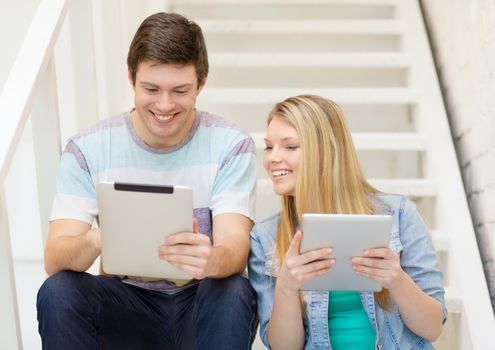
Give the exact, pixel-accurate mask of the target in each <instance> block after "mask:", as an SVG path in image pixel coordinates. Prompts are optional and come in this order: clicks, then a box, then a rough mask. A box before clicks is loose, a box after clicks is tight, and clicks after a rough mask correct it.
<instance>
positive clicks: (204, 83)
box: [196, 78, 206, 96]
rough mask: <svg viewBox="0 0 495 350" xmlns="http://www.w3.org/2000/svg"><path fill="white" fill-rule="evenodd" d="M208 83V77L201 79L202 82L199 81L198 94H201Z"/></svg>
mask: <svg viewBox="0 0 495 350" xmlns="http://www.w3.org/2000/svg"><path fill="white" fill-rule="evenodd" d="M205 85H206V78H204V79H203V80H201V82H200V83H199V85H198V93H197V94H196V96H197V95H199V93H200V92H201V90H203V88H204V86H205Z"/></svg>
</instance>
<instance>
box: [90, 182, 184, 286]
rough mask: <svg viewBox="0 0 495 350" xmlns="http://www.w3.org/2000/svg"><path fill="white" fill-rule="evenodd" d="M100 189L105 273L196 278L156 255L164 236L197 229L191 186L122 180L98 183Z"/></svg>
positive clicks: (98, 192) (99, 204)
mask: <svg viewBox="0 0 495 350" xmlns="http://www.w3.org/2000/svg"><path fill="white" fill-rule="evenodd" d="M96 189H97V201H98V212H99V213H98V225H99V227H100V231H101V262H102V269H103V272H104V273H107V274H112V275H124V276H136V277H151V278H164V279H191V278H192V277H191V276H189V275H188V274H186V273H185V272H183V271H181V270H179V269H178V268H176V267H175V266H173V265H172V264H170V263H168V262H166V261H164V260H161V259H160V258H159V257H158V246H160V245H161V244H163V242H164V240H165V237H166V236H168V235H170V234H174V233H178V232H183V231H188V232H192V230H193V203H192V191H191V189H189V188H188V187H185V186H155V185H143V184H134V183H119V182H100V183H99V184H98V185H97V188H96Z"/></svg>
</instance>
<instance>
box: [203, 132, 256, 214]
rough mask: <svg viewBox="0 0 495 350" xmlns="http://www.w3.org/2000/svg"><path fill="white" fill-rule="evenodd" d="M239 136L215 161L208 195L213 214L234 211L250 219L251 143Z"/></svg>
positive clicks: (253, 175)
mask: <svg viewBox="0 0 495 350" xmlns="http://www.w3.org/2000/svg"><path fill="white" fill-rule="evenodd" d="M243 135H244V136H245V137H244V138H242V139H240V140H238V141H237V142H235V143H234V144H233V146H232V147H231V149H230V150H229V151H228V153H227V155H226V156H225V157H224V159H223V160H222V162H221V164H219V168H218V172H217V175H216V177H215V180H214V184H213V189H212V197H211V210H212V215H213V216H216V215H218V214H221V213H238V214H241V215H244V216H246V217H248V218H250V219H252V220H254V204H255V203H254V199H255V192H256V165H255V145H254V142H253V140H252V138H251V137H249V136H247V135H245V134H243Z"/></svg>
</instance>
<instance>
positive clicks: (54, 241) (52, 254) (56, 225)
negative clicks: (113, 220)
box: [45, 219, 101, 275]
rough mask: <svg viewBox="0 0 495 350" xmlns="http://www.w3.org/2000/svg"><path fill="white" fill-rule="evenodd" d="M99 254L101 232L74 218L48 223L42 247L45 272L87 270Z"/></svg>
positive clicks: (50, 273) (51, 273) (49, 273)
mask: <svg viewBox="0 0 495 350" xmlns="http://www.w3.org/2000/svg"><path fill="white" fill-rule="evenodd" d="M100 253H101V244H100V230H91V225H90V224H88V223H87V222H84V221H80V220H73V219H60V220H53V221H52V222H51V223H50V230H49V232H48V240H47V242H46V247H45V271H46V272H47V273H48V275H53V274H55V273H57V272H59V271H62V270H72V271H81V272H82V271H86V270H87V269H88V268H89V267H90V266H91V265H92V264H93V262H94V261H95V260H96V258H97V257H98V256H99V255H100Z"/></svg>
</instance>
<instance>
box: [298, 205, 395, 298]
mask: <svg viewBox="0 0 495 350" xmlns="http://www.w3.org/2000/svg"><path fill="white" fill-rule="evenodd" d="M301 229H302V231H303V238H302V242H301V248H300V251H301V253H303V252H306V251H309V250H314V249H318V248H324V247H333V254H332V257H333V258H335V265H334V266H333V267H332V271H331V272H330V273H328V274H325V275H323V276H320V277H316V278H314V279H312V280H311V281H309V282H307V283H306V284H305V285H304V287H303V288H302V290H332V291H373V292H377V291H380V290H381V286H380V285H379V284H378V283H377V282H375V281H374V280H372V279H370V278H368V277H364V276H360V275H358V274H356V273H355V272H354V270H353V269H352V264H351V257H353V256H362V255H363V252H364V250H366V249H369V248H379V247H388V246H389V243H390V237H391V232H392V216H390V215H351V214H303V216H302V225H301Z"/></svg>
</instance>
